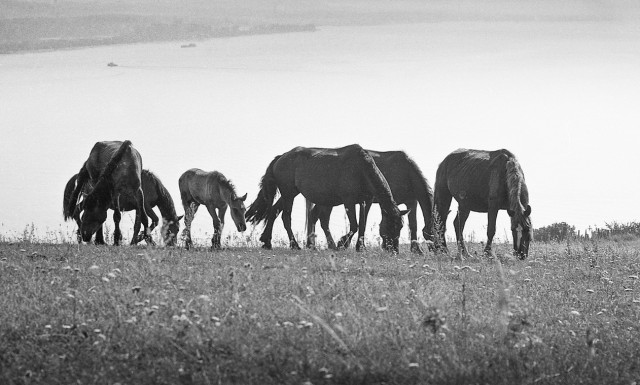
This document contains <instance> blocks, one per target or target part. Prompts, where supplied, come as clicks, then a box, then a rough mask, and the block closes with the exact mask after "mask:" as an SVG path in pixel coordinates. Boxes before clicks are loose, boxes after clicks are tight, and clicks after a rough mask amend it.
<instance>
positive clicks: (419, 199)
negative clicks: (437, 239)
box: [307, 150, 433, 254]
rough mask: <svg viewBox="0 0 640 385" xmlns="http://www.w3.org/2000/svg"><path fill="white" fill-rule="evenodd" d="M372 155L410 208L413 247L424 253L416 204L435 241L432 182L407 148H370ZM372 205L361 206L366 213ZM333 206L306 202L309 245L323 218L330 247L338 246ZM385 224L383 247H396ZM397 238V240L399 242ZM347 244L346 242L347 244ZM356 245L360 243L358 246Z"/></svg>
mask: <svg viewBox="0 0 640 385" xmlns="http://www.w3.org/2000/svg"><path fill="white" fill-rule="evenodd" d="M367 152H368V153H369V155H371V157H372V158H373V160H374V161H375V162H376V166H378V169H380V172H381V173H382V175H383V176H384V177H385V179H386V180H387V182H388V183H389V188H390V189H391V193H392V194H393V198H394V199H395V201H396V202H397V203H398V204H402V203H404V204H405V205H406V206H407V209H409V210H410V211H409V214H408V215H407V217H408V219H409V232H410V236H411V251H413V252H416V253H420V254H422V250H421V249H420V244H419V243H418V235H417V227H418V225H417V220H416V208H417V205H418V203H420V209H421V210H422V215H423V217H424V221H425V226H424V228H423V229H422V235H423V236H424V238H425V239H426V240H427V241H428V242H432V241H433V221H432V214H433V190H431V186H429V182H427V180H426V179H425V177H424V175H423V174H422V171H421V170H420V168H419V167H418V165H417V164H416V163H415V162H414V161H413V160H412V159H411V158H410V157H409V156H408V155H407V154H406V153H405V152H404V151H385V152H380V151H371V150H367ZM373 203H378V200H377V197H374V200H373ZM370 208H371V206H370V205H368V206H364V205H362V206H361V207H360V210H363V209H364V210H365V216H367V212H368V211H369V209H370ZM331 210H332V207H329V206H320V205H315V206H313V208H312V207H311V205H310V204H309V202H307V247H310V248H313V247H314V246H315V245H314V243H315V242H314V238H315V234H314V233H315V223H316V221H317V220H318V218H319V219H320V226H321V227H322V230H324V233H325V236H326V237H327V244H328V246H329V248H330V249H335V248H336V245H335V243H334V241H333V238H332V236H331V232H330V231H329V217H330V216H331ZM382 217H383V219H382V222H385V221H386V214H385V212H384V210H382ZM385 228H386V226H385V225H384V224H383V225H382V226H381V227H380V229H381V233H380V236H381V237H382V247H383V248H384V249H396V250H397V248H398V245H397V244H394V243H393V242H394V241H393V240H391V238H390V236H389V234H386V233H385V232H384V229H385ZM359 241H360V240H359ZM397 241H398V240H397V238H396V239H395V242H397ZM345 246H347V245H345ZM356 248H357V246H356Z"/></svg>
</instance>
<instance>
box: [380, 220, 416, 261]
mask: <svg viewBox="0 0 640 385" xmlns="http://www.w3.org/2000/svg"><path fill="white" fill-rule="evenodd" d="M409 211H411V210H398V214H397V215H393V214H390V213H388V212H386V211H384V210H383V211H382V220H381V221H380V237H381V238H382V248H383V249H385V250H387V251H392V252H394V253H397V252H398V251H399V248H398V246H399V240H400V231H401V230H402V226H403V224H404V221H403V219H402V217H403V216H404V215H405V214H407V213H408V212H409Z"/></svg>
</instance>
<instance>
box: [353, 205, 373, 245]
mask: <svg viewBox="0 0 640 385" xmlns="http://www.w3.org/2000/svg"><path fill="white" fill-rule="evenodd" d="M371 203H372V202H371V201H365V202H362V203H360V223H359V224H358V241H357V242H356V251H364V250H366V247H365V245H364V232H365V230H366V227H367V216H369V210H370V209H371Z"/></svg>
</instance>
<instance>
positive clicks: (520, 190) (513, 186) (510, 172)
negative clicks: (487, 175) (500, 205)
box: [506, 156, 529, 213]
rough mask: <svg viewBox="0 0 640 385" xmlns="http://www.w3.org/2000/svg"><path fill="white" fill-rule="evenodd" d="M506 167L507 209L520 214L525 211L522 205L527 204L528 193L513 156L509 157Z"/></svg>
mask: <svg viewBox="0 0 640 385" xmlns="http://www.w3.org/2000/svg"><path fill="white" fill-rule="evenodd" d="M506 167H507V189H508V192H509V208H510V209H511V210H512V211H514V212H517V213H522V212H523V211H524V210H525V207H524V205H525V204H528V203H529V192H528V191H527V185H526V184H525V182H524V173H523V172H522V167H520V163H518V160H517V159H516V158H515V156H511V157H509V159H508V160H507V165H506ZM523 201H524V202H523Z"/></svg>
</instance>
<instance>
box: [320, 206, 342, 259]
mask: <svg viewBox="0 0 640 385" xmlns="http://www.w3.org/2000/svg"><path fill="white" fill-rule="evenodd" d="M316 207H317V206H316ZM332 210H333V207H324V210H323V213H322V215H321V216H320V227H321V228H322V231H324V236H325V237H326V238H327V247H328V248H329V249H330V250H338V247H336V243H335V241H334V240H333V236H332V235H331V230H329V219H330V218H331V211H332Z"/></svg>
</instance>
